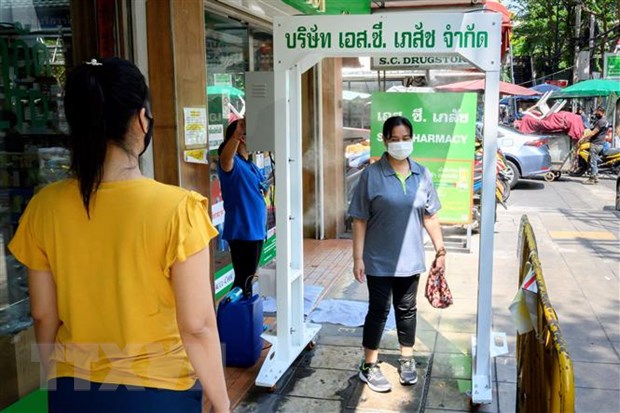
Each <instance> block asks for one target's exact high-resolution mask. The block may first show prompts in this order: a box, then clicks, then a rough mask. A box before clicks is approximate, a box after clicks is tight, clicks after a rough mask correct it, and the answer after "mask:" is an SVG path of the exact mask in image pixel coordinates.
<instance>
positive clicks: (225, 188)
mask: <svg viewBox="0 0 620 413" xmlns="http://www.w3.org/2000/svg"><path fill="white" fill-rule="evenodd" d="M245 139H246V135H245V120H243V119H239V120H236V121H234V122H232V123H231V124H230V125H228V127H227V128H226V135H225V138H224V142H222V144H221V145H220V147H219V148H218V151H217V152H218V155H219V157H220V159H219V162H218V165H217V173H218V176H219V178H220V183H221V187H222V198H223V199H224V211H225V212H226V215H225V217H224V234H223V236H222V237H223V238H224V239H225V240H226V241H228V245H229V246H230V255H231V258H232V264H233V269H234V270H235V281H234V284H233V288H234V287H241V289H243V292H244V294H245V295H246V296H250V295H251V294H252V287H251V283H248V279H249V278H251V277H253V276H254V275H255V274H256V269H257V268H258V260H259V258H260V254H261V251H262V249H263V242H264V241H265V237H266V235H267V233H266V224H267V206H266V204H265V198H264V192H265V179H264V176H263V174H262V173H261V172H260V170H259V169H258V168H257V167H256V165H254V163H253V162H252V161H250V160H249V155H250V154H249V152H248V149H247V146H246V144H245Z"/></svg>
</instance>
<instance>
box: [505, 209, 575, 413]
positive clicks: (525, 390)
mask: <svg viewBox="0 0 620 413" xmlns="http://www.w3.org/2000/svg"><path fill="white" fill-rule="evenodd" d="M518 257H519V260H520V264H519V288H521V286H522V284H523V280H524V278H525V277H526V275H527V274H531V273H532V271H533V272H534V274H535V280H536V284H537V287H538V294H537V298H536V304H537V317H536V324H535V325H534V330H532V331H530V332H528V333H525V334H520V335H517V397H516V411H517V412H527V413H538V412H541V413H547V412H550V413H555V412H574V410H575V391H574V378H573V363H572V361H571V359H570V356H569V354H568V350H567V346H566V341H565V340H564V337H563V336H562V332H561V330H560V323H559V322H558V317H557V315H556V313H555V310H554V309H553V306H552V305H551V302H550V300H549V296H548V295H547V287H546V286H545V281H544V278H543V273H542V268H541V265H540V260H539V259H538V248H537V246H536V238H535V237H534V231H533V230H532V226H531V225H530V222H529V220H528V218H527V216H526V215H523V217H522V218H521V226H520V228H519V256H518ZM532 322H534V320H532Z"/></svg>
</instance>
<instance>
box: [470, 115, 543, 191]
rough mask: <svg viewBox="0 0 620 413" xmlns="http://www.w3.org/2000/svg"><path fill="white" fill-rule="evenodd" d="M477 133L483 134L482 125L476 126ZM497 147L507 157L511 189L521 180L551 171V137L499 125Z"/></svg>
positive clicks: (479, 123)
mask: <svg viewBox="0 0 620 413" xmlns="http://www.w3.org/2000/svg"><path fill="white" fill-rule="evenodd" d="M476 128H477V133H479V134H482V123H481V122H478V123H477V124H476ZM497 146H498V147H499V148H500V149H501V150H502V152H504V155H505V156H506V165H507V166H508V171H507V172H506V174H507V175H508V178H509V179H510V189H512V188H514V187H515V186H516V185H517V182H519V179H521V178H525V177H528V176H534V175H544V174H546V173H547V172H549V171H550V170H551V155H550V154H549V137H548V136H546V135H533V134H525V133H522V132H519V131H518V130H516V129H513V128H510V127H507V126H504V125H498V126H497Z"/></svg>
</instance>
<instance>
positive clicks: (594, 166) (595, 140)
mask: <svg viewBox="0 0 620 413" xmlns="http://www.w3.org/2000/svg"><path fill="white" fill-rule="evenodd" d="M594 117H595V118H596V122H594V124H593V125H592V128H591V129H590V130H589V131H587V132H586V133H585V135H584V137H583V138H582V141H585V142H587V141H590V177H589V178H588V180H587V181H585V182H584V184H586V185H594V184H597V183H598V159H599V154H600V153H601V151H602V149H603V142H604V141H605V135H606V134H607V128H608V127H609V122H608V121H607V118H605V108H604V107H602V106H599V107H597V108H596V110H595V111H594Z"/></svg>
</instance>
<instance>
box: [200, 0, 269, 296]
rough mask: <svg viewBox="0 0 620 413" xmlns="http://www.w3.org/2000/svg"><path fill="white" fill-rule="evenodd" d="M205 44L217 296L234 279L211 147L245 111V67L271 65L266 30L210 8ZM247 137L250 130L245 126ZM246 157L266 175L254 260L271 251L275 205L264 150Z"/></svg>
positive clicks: (264, 68)
mask: <svg viewBox="0 0 620 413" xmlns="http://www.w3.org/2000/svg"><path fill="white" fill-rule="evenodd" d="M205 24H206V47H207V53H206V55H207V62H206V64H207V103H208V113H209V129H208V131H209V165H210V167H211V173H210V175H211V197H210V199H211V213H212V220H213V224H214V225H215V226H216V227H217V228H218V231H219V233H220V235H219V237H218V239H217V241H216V252H215V256H214V260H215V293H216V297H217V298H219V297H221V296H222V295H223V294H225V293H226V292H227V291H228V286H229V285H230V284H231V283H232V281H233V279H234V272H233V271H232V264H231V260H230V254H229V248H228V244H227V243H226V241H225V240H223V239H222V236H221V234H222V232H223V227H224V214H225V211H224V203H223V200H222V191H221V187H220V181H219V179H218V176H217V161H218V156H217V149H218V147H219V146H220V144H221V143H222V142H223V140H224V133H225V131H226V127H227V126H228V124H229V123H230V122H232V121H234V120H236V119H239V118H242V117H244V116H245V112H246V104H245V92H246V86H245V72H247V71H251V70H253V71H258V70H260V71H271V70H273V38H272V35H271V34H269V33H265V32H262V31H259V30H253V29H252V28H250V27H248V26H247V25H246V24H243V23H240V22H238V21H236V20H233V19H228V18H226V17H222V16H219V15H216V14H213V13H210V12H208V11H207V12H206V15H205ZM248 136H249V137H250V136H251V131H248ZM251 157H252V161H253V162H254V163H255V164H256V165H257V166H258V167H259V169H261V170H262V171H263V173H264V174H265V177H266V178H267V179H269V180H270V187H271V189H272V190H271V191H269V193H268V194H267V198H266V199H265V202H266V203H267V209H268V217H267V225H268V228H267V230H268V240H267V242H266V244H265V248H264V253H263V257H261V262H260V265H264V264H266V263H268V262H269V261H271V260H272V259H273V256H274V254H275V229H274V228H275V208H274V205H273V198H274V190H273V189H274V188H273V167H272V165H273V164H272V157H271V156H270V154H269V153H266V152H259V153H253V154H251Z"/></svg>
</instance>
